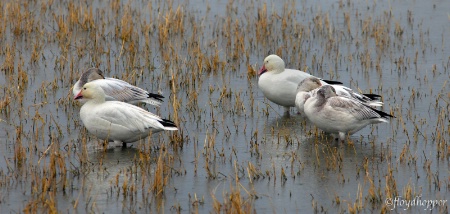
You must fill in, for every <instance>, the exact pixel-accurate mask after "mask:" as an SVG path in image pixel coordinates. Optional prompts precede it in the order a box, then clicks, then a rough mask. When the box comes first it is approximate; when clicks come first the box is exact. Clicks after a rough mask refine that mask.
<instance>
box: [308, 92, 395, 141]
mask: <svg viewBox="0 0 450 214" xmlns="http://www.w3.org/2000/svg"><path fill="white" fill-rule="evenodd" d="M304 111H305V115H306V116H307V117H308V119H309V120H310V121H311V122H312V123H313V124H314V125H316V126H317V127H318V128H319V129H322V130H323V131H325V132H327V133H331V134H339V139H340V140H341V141H344V140H345V137H346V135H347V134H353V133H355V132H357V131H359V130H361V129H362V128H364V127H366V126H367V125H369V124H377V123H389V121H388V120H387V119H388V118H389V117H394V116H392V115H390V114H387V113H385V112H382V111H378V110H376V109H374V108H372V107H370V106H368V105H366V104H364V103H362V102H361V101H359V100H357V99H354V98H349V97H344V96H339V95H337V94H336V90H335V89H334V88H333V86H331V85H325V86H322V87H321V88H320V89H319V90H318V91H317V95H316V96H315V97H311V98H309V99H307V100H306V102H305V104H304Z"/></svg>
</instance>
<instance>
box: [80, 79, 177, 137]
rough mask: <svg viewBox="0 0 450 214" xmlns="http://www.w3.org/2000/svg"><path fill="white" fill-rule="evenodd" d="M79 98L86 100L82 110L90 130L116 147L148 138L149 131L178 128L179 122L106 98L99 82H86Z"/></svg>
mask: <svg viewBox="0 0 450 214" xmlns="http://www.w3.org/2000/svg"><path fill="white" fill-rule="evenodd" d="M75 99H86V100H87V101H86V103H84V104H83V106H82V107H81V110H80V117H81V121H83V124H84V126H85V127H86V129H87V130H88V131H89V132H90V133H91V134H93V135H95V136H96V137H97V138H99V139H103V140H108V141H110V142H111V141H113V142H114V143H115V145H116V146H119V145H121V144H122V145H125V144H126V143H131V142H134V141H137V140H140V139H144V138H146V137H147V136H148V135H149V133H156V132H159V131H162V130H169V131H173V130H178V129H177V127H176V125H175V124H174V123H173V122H172V121H170V120H166V119H161V117H159V116H157V115H155V114H152V113H150V112H148V111H146V110H144V109H142V108H140V107H137V106H135V105H131V104H128V103H124V102H120V101H106V100H105V92H104V91H103V89H102V87H101V85H100V84H98V82H97V81H92V82H88V83H86V84H85V85H84V86H83V87H82V89H81V91H80V92H79V93H78V94H77V96H76V97H75Z"/></svg>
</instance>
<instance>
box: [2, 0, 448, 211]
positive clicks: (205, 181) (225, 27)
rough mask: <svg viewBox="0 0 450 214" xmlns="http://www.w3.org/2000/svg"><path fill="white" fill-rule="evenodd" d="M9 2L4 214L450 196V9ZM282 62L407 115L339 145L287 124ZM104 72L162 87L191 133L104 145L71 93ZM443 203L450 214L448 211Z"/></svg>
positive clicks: (382, 203)
mask: <svg viewBox="0 0 450 214" xmlns="http://www.w3.org/2000/svg"><path fill="white" fill-rule="evenodd" d="M0 8H2V11H5V13H3V15H0V19H1V20H4V21H3V24H0V41H1V44H2V45H1V52H0V65H1V69H2V70H1V72H0V85H1V87H2V88H1V90H0V94H1V95H2V96H1V97H0V98H1V99H2V100H0V102H1V103H0V107H1V108H0V109H1V113H0V140H1V142H2V145H1V146H0V155H1V156H3V160H4V161H2V162H1V163H0V189H1V191H0V192H2V193H1V194H0V212H1V213H15V212H27V211H31V212H52V211H59V212H81V213H84V212H104V213H107V212H108V213H121V212H127V213H128V212H130V213H134V212H138V213H141V212H162V211H165V212H199V213H205V212H218V211H219V210H220V211H222V212H237V211H238V210H243V211H244V212H250V211H254V212H258V213H267V212H276V213H293V212H302V213H303V212H307V213H310V212H331V213H336V212H355V211H365V212H380V211H389V210H391V209H392V210H395V211H397V212H405V211H406V212H412V213H419V212H423V211H424V210H430V208H428V207H424V206H414V207H410V208H407V207H405V205H403V206H402V207H400V208H399V207H397V208H393V206H389V205H388V204H386V199H389V198H394V197H396V196H400V197H402V198H403V199H414V198H415V197H419V196H420V198H421V200H425V199H426V200H449V198H450V197H449V196H450V195H449V190H450V176H449V168H450V167H449V166H450V162H449V160H450V159H449V157H450V156H449V154H450V153H449V152H450V151H449V149H450V148H449V140H450V134H449V132H450V126H449V102H450V90H449V83H448V80H449V77H450V75H449V74H450V73H449V71H448V69H449V63H450V46H449V45H448V44H447V43H448V41H447V40H448V39H447V38H449V36H450V18H449V16H448V11H450V3H448V2H446V1H432V2H422V1H412V2H411V1H402V0H394V1H308V0H304V1H300V2H294V1H291V2H286V3H278V2H272V1H269V2H267V4H261V3H260V2H259V1H254V2H248V1H219V0H218V1H203V0H199V1H172V2H166V1H156V2H152V3H150V4H149V3H147V2H144V1H132V2H121V1H113V2H103V1H94V2H92V3H86V2H85V3H79V4H78V3H69V2H64V1H63V2H60V1H59V2H52V1H45V0H43V1H35V2H25V1H24V2H21V3H14V2H3V3H0ZM130 26H132V28H130ZM269 53H276V54H278V55H280V56H282V58H283V59H284V60H285V62H286V65H287V67H288V68H297V69H302V70H306V71H308V72H310V73H312V74H314V75H316V76H320V77H323V78H324V79H332V80H339V81H341V82H343V83H344V84H345V85H347V86H350V87H351V88H353V89H354V90H361V91H362V92H364V93H377V94H381V95H383V102H384V103H385V106H384V107H383V108H382V110H383V111H386V112H389V113H391V114H393V115H395V116H396V118H394V119H392V120H391V121H390V123H389V124H378V125H375V126H370V127H366V128H364V129H363V130H361V131H359V132H358V133H356V134H354V135H352V136H351V137H350V139H349V142H348V143H346V144H338V143H336V142H335V141H334V140H333V139H332V137H331V136H328V135H324V134H322V133H321V132H320V131H318V130H317V129H316V128H315V127H314V126H312V125H311V124H310V123H309V122H307V121H306V120H305V119H304V118H303V117H302V116H301V115H298V114H296V112H295V111H294V109H292V110H291V116H290V117H286V116H283V115H282V114H283V109H282V108H281V107H279V106H277V105H275V104H273V103H270V101H268V100H266V99H265V98H264V96H263V94H262V93H261V91H260V90H259V89H258V85H257V82H258V77H257V76H256V75H255V74H256V73H255V72H257V70H258V69H259V68H260V66H261V65H262V61H263V59H264V57H265V56H267V55H268V54H269ZM92 66H97V67H99V68H100V69H102V70H104V71H105V73H106V74H107V76H114V77H117V78H121V79H124V80H127V81H128V82H131V83H133V84H136V85H138V86H140V87H142V88H145V89H148V90H149V91H151V92H158V91H159V92H161V93H162V94H163V95H164V96H165V99H164V103H163V104H162V106H161V107H160V108H156V107H152V106H143V107H144V108H146V109H148V110H150V111H152V112H156V113H157V114H159V115H161V116H162V117H164V118H170V119H172V120H175V121H176V122H177V123H178V125H179V128H180V131H179V132H177V133H176V134H172V133H169V132H166V133H161V134H157V135H155V136H152V137H149V138H147V139H145V141H143V142H140V143H135V144H133V145H131V144H129V145H128V146H129V148H125V149H122V148H111V147H103V146H102V142H100V141H98V140H97V139H95V138H93V137H91V136H90V135H89V134H88V133H87V132H86V130H84V128H83V125H82V122H81V120H80V119H79V114H78V113H79V109H80V105H78V104H77V103H76V102H73V100H72V94H71V86H72V85H73V84H74V83H75V82H76V80H77V78H78V77H79V75H80V72H82V71H83V70H84V69H86V68H88V67H92ZM7 97H8V98H9V101H6V98H7ZM180 137H182V140H179V138H180ZM283 172H284V174H283ZM159 178H161V179H159ZM432 210H433V212H436V213H447V212H448V202H447V203H445V204H443V205H442V206H438V207H434V208H433V209H432Z"/></svg>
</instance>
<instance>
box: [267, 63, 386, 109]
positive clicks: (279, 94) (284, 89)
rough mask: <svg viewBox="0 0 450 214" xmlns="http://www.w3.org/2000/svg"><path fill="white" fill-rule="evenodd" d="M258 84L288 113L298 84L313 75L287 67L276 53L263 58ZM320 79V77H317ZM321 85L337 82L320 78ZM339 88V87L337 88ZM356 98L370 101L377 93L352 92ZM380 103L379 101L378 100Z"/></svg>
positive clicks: (293, 105) (293, 101) (292, 105)
mask: <svg viewBox="0 0 450 214" xmlns="http://www.w3.org/2000/svg"><path fill="white" fill-rule="evenodd" d="M258 75H259V80H258V86H259V88H260V89H261V91H262V92H263V94H264V96H265V97H266V98H267V99H269V100H270V101H272V102H274V103H276V104H278V105H281V106H284V107H285V113H289V108H290V107H295V98H296V95H297V86H298V84H299V83H300V82H301V81H302V80H303V79H305V78H307V77H313V75H311V74H308V73H305V72H303V71H299V70H294V69H287V68H285V64H284V61H283V59H281V58H280V57H279V56H277V55H269V56H267V57H266V58H265V59H264V65H263V66H262V67H261V69H260V70H259V73H258ZM319 79H320V78H319ZM320 82H321V84H322V85H327V84H328V83H327V82H329V83H331V84H338V83H339V82H334V81H326V80H320ZM341 87H342V88H343V89H345V90H350V91H351V89H350V88H347V87H345V86H341ZM339 90H341V89H339ZM353 93H354V95H355V96H358V97H359V98H358V99H362V100H367V101H368V102H369V101H372V100H373V99H374V98H377V97H380V96H379V95H362V94H358V93H355V92H353ZM378 103H380V104H382V103H381V102H378Z"/></svg>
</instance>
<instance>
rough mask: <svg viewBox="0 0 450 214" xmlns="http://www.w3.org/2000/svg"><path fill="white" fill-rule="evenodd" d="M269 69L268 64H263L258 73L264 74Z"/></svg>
mask: <svg viewBox="0 0 450 214" xmlns="http://www.w3.org/2000/svg"><path fill="white" fill-rule="evenodd" d="M266 71H267V69H266V66H265V65H263V66H262V67H261V69H259V72H258V75H259V76H261V75H262V74H264V73H265V72H266Z"/></svg>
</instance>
